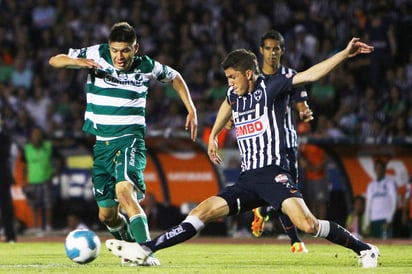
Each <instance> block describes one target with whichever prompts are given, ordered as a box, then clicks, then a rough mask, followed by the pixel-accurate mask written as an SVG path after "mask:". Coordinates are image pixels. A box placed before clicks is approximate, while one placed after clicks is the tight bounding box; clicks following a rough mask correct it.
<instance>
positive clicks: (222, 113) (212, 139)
mask: <svg viewBox="0 0 412 274" xmlns="http://www.w3.org/2000/svg"><path fill="white" fill-rule="evenodd" d="M231 117H232V109H231V107H230V105H229V103H228V101H227V100H226V99H225V100H223V103H222V104H221V105H220V108H219V111H218V112H217V116H216V120H215V123H214V124H213V127H212V130H211V132H210V136H209V144H208V147H207V153H208V155H209V159H210V160H211V161H212V162H213V163H215V164H220V163H221V162H222V159H221V158H220V156H219V155H218V154H217V150H218V143H217V136H218V135H219V133H220V132H221V131H222V129H223V128H224V127H225V125H226V124H227V122H228V121H229V120H230V118H231Z"/></svg>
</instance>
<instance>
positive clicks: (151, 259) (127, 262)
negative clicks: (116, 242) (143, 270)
mask: <svg viewBox="0 0 412 274" xmlns="http://www.w3.org/2000/svg"><path fill="white" fill-rule="evenodd" d="M121 265H122V266H130V267H133V266H158V265H160V261H159V259H157V258H155V257H153V256H149V257H147V260H146V261H145V262H144V263H142V264H138V263H137V262H133V261H130V260H128V259H126V258H122V259H121Z"/></svg>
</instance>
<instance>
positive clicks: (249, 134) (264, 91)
mask: <svg viewBox="0 0 412 274" xmlns="http://www.w3.org/2000/svg"><path fill="white" fill-rule="evenodd" d="M292 91H293V90H292V74H275V75H273V76H271V77H266V78H265V77H264V76H260V77H259V78H258V80H257V81H256V85H255V88H254V90H253V91H252V92H250V93H248V94H247V95H245V96H238V95H237V94H236V93H235V92H234V91H233V89H232V88H229V89H228V93H227V99H228V102H229V104H230V105H231V107H232V117H233V121H234V124H235V129H236V139H237V143H238V146H239V151H240V156H241V170H242V172H244V171H247V170H252V169H258V168H262V167H265V166H269V165H277V166H279V167H282V168H285V169H289V164H288V160H287V152H286V135H285V126H284V123H285V114H286V109H287V104H288V98H289V95H290V94H292Z"/></svg>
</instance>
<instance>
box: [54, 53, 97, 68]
mask: <svg viewBox="0 0 412 274" xmlns="http://www.w3.org/2000/svg"><path fill="white" fill-rule="evenodd" d="M49 64H50V65H51V66H52V67H55V68H95V69H97V68H100V67H101V66H100V65H99V64H98V63H96V62H95V61H94V60H93V59H84V58H73V57H70V56H68V55H67V54H58V55H55V56H52V57H51V58H50V59H49Z"/></svg>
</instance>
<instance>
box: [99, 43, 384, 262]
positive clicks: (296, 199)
mask: <svg viewBox="0 0 412 274" xmlns="http://www.w3.org/2000/svg"><path fill="white" fill-rule="evenodd" d="M372 51H373V47H371V46H369V45H367V44H365V43H363V42H361V41H360V40H359V38H353V39H351V41H350V42H349V43H348V45H347V47H346V48H345V49H343V50H342V51H340V52H338V53H337V54H335V55H334V56H332V57H330V58H329V59H326V60H324V61H322V62H320V63H318V64H316V65H314V66H312V67H311V68H309V69H307V70H305V71H303V72H299V73H297V74H295V75H293V74H292V73H290V74H286V75H283V74H276V75H274V76H271V77H264V76H262V75H261V74H260V71H259V68H258V64H257V58H256V56H255V54H254V53H252V52H251V51H248V50H245V49H239V50H234V51H232V52H230V53H229V54H228V55H227V56H226V57H225V59H224V60H223V62H222V67H223V69H224V72H225V75H226V78H227V81H228V84H229V87H230V88H229V89H228V93H227V98H226V100H224V102H223V103H222V104H221V106H220V108H219V111H218V114H217V117H216V121H215V123H214V125H213V128H212V131H211V135H210V139H209V144H208V154H209V158H210V160H211V161H212V162H214V163H215V164H220V163H221V161H222V160H221V158H220V156H219V155H218V154H217V151H218V149H217V136H218V134H219V132H220V131H221V130H222V129H223V128H224V127H225V125H226V123H227V122H228V121H229V119H230V118H231V117H233V119H234V124H235V129H236V138H237V142H238V147H239V151H240V155H241V173H240V176H239V179H238V181H237V182H236V183H235V184H234V185H230V186H227V187H225V188H224V189H222V190H221V191H220V193H219V194H217V195H216V196H212V197H209V198H207V199H206V200H204V201H203V202H201V203H200V204H199V205H198V206H196V207H195V208H194V209H193V210H192V211H191V212H190V213H189V215H188V216H187V217H186V219H185V220H183V221H182V222H181V223H180V224H179V225H177V226H175V227H172V228H171V229H169V230H168V231H166V232H164V233H162V234H160V235H159V236H158V237H156V238H155V239H154V240H152V241H149V242H146V243H144V244H141V245H138V244H135V243H128V242H125V241H119V240H112V239H110V240H107V241H106V247H107V248H108V249H109V250H110V251H111V252H112V253H113V254H114V255H116V256H120V257H123V258H127V259H129V260H132V261H136V262H142V261H145V260H146V259H147V258H148V257H149V256H150V254H153V253H154V252H156V251H158V250H160V249H163V248H167V247H170V246H173V245H176V244H178V243H181V242H184V241H186V240H188V239H190V238H192V237H193V236H195V235H196V234H197V233H198V232H199V231H200V230H201V229H203V228H204V226H205V224H206V223H208V222H210V221H213V220H216V219H219V218H222V217H225V216H230V215H236V214H240V213H243V212H245V211H248V210H252V209H253V208H256V207H260V206H267V205H270V206H272V207H273V208H275V210H277V211H281V212H283V213H284V214H286V215H288V216H289V218H290V219H291V221H292V222H293V224H294V225H296V227H297V228H298V229H300V230H301V231H303V232H305V233H308V234H311V235H313V236H314V237H320V238H326V239H327V240H329V241H331V242H333V243H335V244H338V245H341V246H344V247H347V248H349V249H352V250H353V251H354V252H355V253H356V254H358V255H359V260H360V263H361V264H362V266H363V267H365V268H370V267H376V266H377V262H378V261H377V260H378V258H377V257H378V255H379V250H378V248H377V247H375V246H373V245H370V244H367V243H365V242H363V241H361V240H359V239H357V238H356V237H354V236H353V235H352V234H350V233H349V232H348V231H347V230H346V229H345V228H343V227H341V226H339V225H338V224H336V223H334V222H330V221H327V220H319V219H317V218H316V217H315V216H313V214H312V213H311V212H310V210H309V209H308V207H307V205H306V204H305V202H304V200H303V198H302V194H301V193H300V191H299V189H298V188H297V186H296V182H295V181H294V180H293V179H292V177H291V175H290V173H289V164H288V160H287V155H286V154H287V152H286V151H287V150H286V148H287V147H286V141H285V136H286V135H285V132H284V128H285V126H284V122H285V112H286V107H287V100H288V98H289V95H290V94H291V93H292V92H293V88H292V87H294V86H298V85H302V84H305V83H310V82H314V81H317V80H319V79H320V78H321V77H323V76H325V75H326V74H327V73H329V72H330V71H331V70H332V69H333V68H335V67H336V66H337V65H338V64H340V63H341V62H343V61H344V60H346V59H347V58H350V57H353V56H356V55H358V54H361V53H370V52H372Z"/></svg>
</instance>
